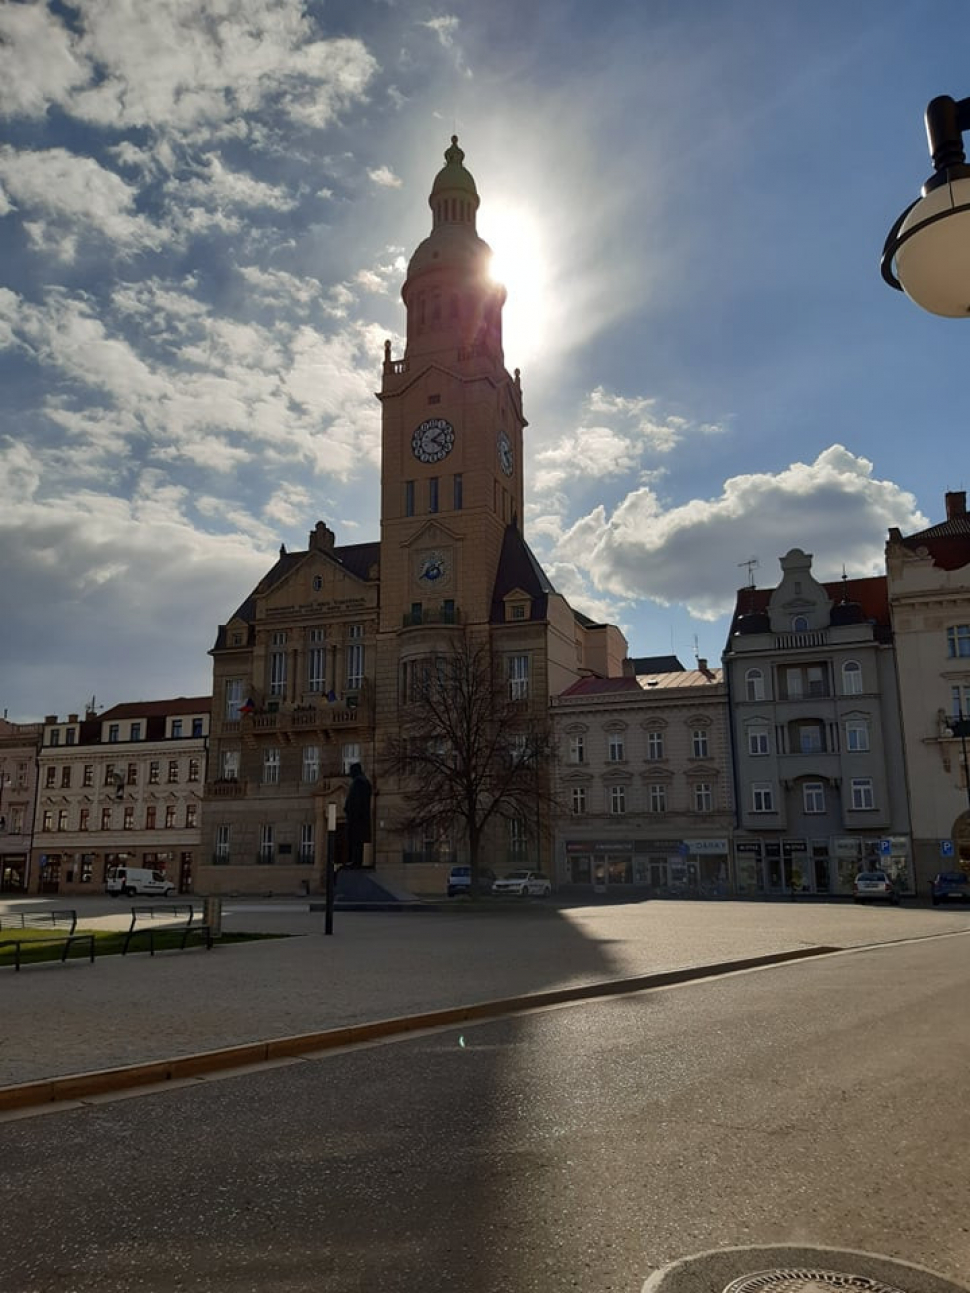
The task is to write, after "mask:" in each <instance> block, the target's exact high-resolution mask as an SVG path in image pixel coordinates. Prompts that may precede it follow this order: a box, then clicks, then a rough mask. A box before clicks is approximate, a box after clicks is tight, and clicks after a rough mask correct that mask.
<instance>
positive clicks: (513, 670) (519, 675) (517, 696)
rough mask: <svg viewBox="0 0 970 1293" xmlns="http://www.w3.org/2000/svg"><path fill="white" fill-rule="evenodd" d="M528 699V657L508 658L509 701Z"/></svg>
mask: <svg viewBox="0 0 970 1293" xmlns="http://www.w3.org/2000/svg"><path fill="white" fill-rule="evenodd" d="M528 698H529V657H528V656H527V655H510V656H509V700H528Z"/></svg>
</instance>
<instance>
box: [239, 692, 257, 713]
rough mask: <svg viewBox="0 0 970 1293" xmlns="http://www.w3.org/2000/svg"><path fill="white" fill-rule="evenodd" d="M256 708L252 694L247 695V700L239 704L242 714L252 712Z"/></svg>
mask: <svg viewBox="0 0 970 1293" xmlns="http://www.w3.org/2000/svg"><path fill="white" fill-rule="evenodd" d="M255 709H256V706H255V705H254V704H253V698H252V696H247V698H246V700H245V701H244V702H243V703H242V704H241V705H240V706H239V712H240V714H252V713H253V712H254V711H255Z"/></svg>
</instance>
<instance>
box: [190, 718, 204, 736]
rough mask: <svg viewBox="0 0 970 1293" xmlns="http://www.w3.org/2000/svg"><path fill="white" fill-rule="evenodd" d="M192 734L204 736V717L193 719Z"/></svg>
mask: <svg viewBox="0 0 970 1293" xmlns="http://www.w3.org/2000/svg"><path fill="white" fill-rule="evenodd" d="M192 735H193V736H204V735H205V719H204V718H193V720H192Z"/></svg>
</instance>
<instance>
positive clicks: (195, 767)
mask: <svg viewBox="0 0 970 1293" xmlns="http://www.w3.org/2000/svg"><path fill="white" fill-rule="evenodd" d="M200 766H201V765H200V763H199V760H198V759H189V781H198V779H199V769H200Z"/></svg>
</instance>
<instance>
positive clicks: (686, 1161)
mask: <svg viewBox="0 0 970 1293" xmlns="http://www.w3.org/2000/svg"><path fill="white" fill-rule="evenodd" d="M968 954H970V940H968V938H967V937H966V936H965V935H957V936H949V937H940V938H930V939H924V940H922V941H919V942H914V943H896V944H894V945H892V946H887V947H884V948H877V949H864V950H856V951H851V952H847V953H842V954H839V955H836V956H832V957H828V958H824V959H822V960H813V961H807V962H802V963H799V964H796V965H790V966H784V967H774V968H771V969H768V970H760V971H756V972H749V973H745V974H739V975H732V976H727V977H725V978H721V979H716V980H715V979H712V980H706V981H703V982H699V983H694V984H690V985H684V986H680V987H676V988H668V989H664V990H660V991H654V992H650V993H642V994H638V995H633V996H627V997H622V998H617V999H612V1000H605V1001H599V1002H595V1003H592V1004H586V1005H577V1006H568V1007H559V1008H555V1009H549V1010H544V1011H536V1012H533V1013H531V1014H528V1015H525V1016H520V1017H517V1018H514V1019H509V1020H505V1021H501V1022H498V1023H490V1024H485V1025H478V1026H475V1027H472V1028H468V1029H466V1030H464V1032H461V1033H460V1032H459V1031H457V1030H448V1031H444V1032H441V1033H437V1034H426V1035H424V1036H420V1037H414V1038H410V1039H406V1040H401V1041H395V1042H392V1043H384V1044H381V1045H375V1046H372V1047H369V1048H361V1049H357V1050H354V1051H347V1052H340V1053H326V1054H323V1055H321V1056H320V1057H319V1058H314V1059H311V1060H302V1061H296V1062H293V1063H292V1064H288V1065H285V1066H280V1067H277V1068H274V1069H270V1070H261V1071H259V1072H255V1073H251V1074H247V1075H243V1076H235V1077H223V1078H221V1079H219V1080H213V1081H208V1082H205V1083H202V1084H195V1085H191V1086H185V1087H180V1088H173V1089H166V1090H165V1091H164V1092H161V1093H158V1094H151V1095H145V1094H141V1095H134V1096H129V1097H127V1098H123V1099H117V1098H115V1099H110V1100H108V1099H106V1100H104V1102H101V1103H97V1104H93V1105H90V1106H87V1107H84V1108H80V1109H77V1108H74V1109H66V1110H61V1111H58V1112H49V1113H46V1114H43V1115H35V1116H30V1117H25V1118H23V1119H22V1120H19V1121H11V1122H7V1123H4V1124H2V1125H0V1163H2V1166H3V1194H2V1211H0V1290H2V1291H3V1293H51V1291H52V1290H57V1291H58V1293H62V1291H67V1293H70V1291H73V1290H78V1291H79V1293H80V1291H81V1290H85V1291H86V1290H99V1291H108V1290H112V1291H113V1290H119V1291H120V1290H125V1291H126V1293H127V1291H128V1290H143V1289H150V1290H175V1289H192V1290H199V1291H200V1293H209V1291H212V1293H215V1291H218V1293H242V1291H243V1290H247V1291H249V1290H260V1293H264V1291H267V1290H273V1291H274V1293H277V1291H285V1293H296V1291H297V1290H299V1291H300V1293H303V1291H304V1290H306V1291H307V1293H308V1291H309V1290H311V1289H312V1290H321V1289H324V1290H326V1291H327V1293H344V1291H347V1293H349V1291H350V1290H354V1291H355V1293H356V1291H357V1290H381V1291H383V1290H389V1291H391V1290H393V1291H395V1293H397V1291H400V1293H404V1291H405V1290H406V1291H407V1293H439V1291H441V1293H443V1291H444V1290H449V1293H451V1291H453V1290H463V1291H464V1293H486V1291H487V1293H505V1291H508V1293H524V1291H526V1290H542V1291H543V1293H549V1291H550V1290H568V1289H581V1290H588V1291H589V1293H593V1291H594V1290H623V1293H634V1291H635V1290H638V1289H639V1288H640V1286H641V1284H642V1282H643V1280H644V1279H645V1278H646V1276H647V1275H648V1274H649V1273H650V1271H651V1270H652V1269H653V1268H655V1267H658V1266H661V1265H663V1264H665V1263H666V1262H668V1261H671V1260H674V1259H675V1258H677V1257H681V1256H683V1255H685V1254H687V1253H691V1252H696V1251H698V1250H701V1249H706V1248H712V1247H719V1246H724V1245H736V1244H746V1243H752V1244H760V1243H784V1242H792V1243H814V1244H822V1245H828V1246H832V1247H841V1248H853V1249H866V1250H870V1251H875V1252H881V1253H884V1254H886V1255H888V1256H892V1257H897V1258H902V1259H904V1260H907V1261H910V1262H917V1263H923V1264H925V1265H927V1266H930V1267H932V1268H934V1269H935V1270H937V1271H939V1272H940V1273H941V1274H943V1275H948V1276H950V1277H952V1278H957V1279H959V1278H964V1279H965V1278H966V1275H967V1272H968V1271H970V1221H968V1215H967V1210H966V1207H965V1203H966V1164H967V1162H968V1161H970V1122H968V1120H967V1119H966V1117H965V1116H964V1109H965V1104H966V1094H965V1075H966V1073H967V1072H968V1071H970V1025H968V1022H967V1012H966V1008H965V1004H964V1003H965V1002H966V1000H967V996H968V991H970V968H968Z"/></svg>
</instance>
